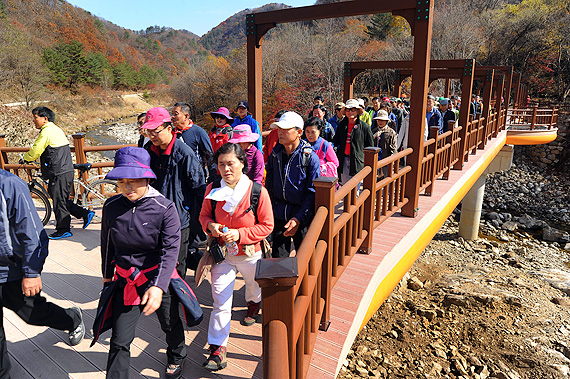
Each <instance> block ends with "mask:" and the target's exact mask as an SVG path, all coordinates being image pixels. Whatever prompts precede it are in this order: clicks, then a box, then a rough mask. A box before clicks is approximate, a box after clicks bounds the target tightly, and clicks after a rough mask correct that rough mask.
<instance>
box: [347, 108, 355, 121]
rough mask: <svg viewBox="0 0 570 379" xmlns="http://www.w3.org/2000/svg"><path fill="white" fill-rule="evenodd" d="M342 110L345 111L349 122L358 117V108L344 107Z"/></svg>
mask: <svg viewBox="0 0 570 379" xmlns="http://www.w3.org/2000/svg"><path fill="white" fill-rule="evenodd" d="M344 112H345V113H346V117H348V120H349V121H350V122H354V120H356V118H357V117H358V108H345V110H344Z"/></svg>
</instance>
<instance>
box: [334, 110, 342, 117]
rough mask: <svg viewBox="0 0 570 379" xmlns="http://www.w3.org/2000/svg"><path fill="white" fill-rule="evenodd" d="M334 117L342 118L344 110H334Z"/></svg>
mask: <svg viewBox="0 0 570 379" xmlns="http://www.w3.org/2000/svg"><path fill="white" fill-rule="evenodd" d="M335 112H336V117H338V118H343V117H344V108H340V109H335Z"/></svg>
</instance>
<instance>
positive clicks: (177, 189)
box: [145, 138, 206, 229]
mask: <svg viewBox="0 0 570 379" xmlns="http://www.w3.org/2000/svg"><path fill="white" fill-rule="evenodd" d="M172 141H174V142H171V145H170V146H168V148H167V149H166V150H165V151H164V152H160V151H159V149H158V147H156V146H154V145H153V144H152V143H147V144H146V145H145V149H146V150H147V151H148V153H149V154H150V168H151V169H152V171H154V173H155V174H156V180H154V181H151V183H150V185H151V186H153V187H154V188H156V189H157V190H158V191H159V192H160V193H161V194H163V195H164V197H166V198H167V199H169V200H171V201H172V202H174V205H175V206H176V209H177V210H178V215H179V216H180V227H181V228H182V229H184V228H187V227H188V226H189V225H190V218H191V215H193V216H194V217H198V214H199V213H200V209H198V204H201V200H202V199H203V198H204V192H205V190H206V180H205V179H204V170H203V169H202V167H201V164H200V162H199V161H198V158H197V156H196V154H195V153H194V151H192V149H191V148H190V147H189V146H188V145H186V144H185V143H184V142H183V141H182V140H180V139H177V138H173V139H172Z"/></svg>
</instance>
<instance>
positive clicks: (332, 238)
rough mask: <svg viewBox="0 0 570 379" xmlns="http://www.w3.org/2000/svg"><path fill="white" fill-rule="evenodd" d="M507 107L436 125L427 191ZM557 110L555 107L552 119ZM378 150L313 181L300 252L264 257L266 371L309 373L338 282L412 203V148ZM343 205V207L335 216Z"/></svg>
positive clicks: (295, 377) (296, 377)
mask: <svg viewBox="0 0 570 379" xmlns="http://www.w3.org/2000/svg"><path fill="white" fill-rule="evenodd" d="M537 113H538V112H537ZM509 114H510V111H508V112H507V110H506V109H500V110H499V111H497V112H489V115H488V117H482V118H479V119H477V120H473V119H472V118H470V120H469V121H468V122H467V125H457V126H455V127H453V128H452V129H451V130H449V131H448V132H446V133H443V134H441V135H440V134H438V130H437V128H433V130H431V131H430V136H429V137H430V138H429V139H428V141H425V143H424V146H423V149H424V151H423V159H422V167H421V188H423V189H424V190H425V194H426V195H429V194H431V193H432V192H433V188H434V185H435V183H436V179H438V178H440V177H441V178H443V179H446V178H448V176H449V172H450V170H451V169H452V168H453V169H461V165H459V164H458V163H462V162H463V161H467V160H468V158H469V155H470V153H472V154H475V153H476V151H477V149H481V148H484V146H485V145H486V144H487V142H488V141H489V140H491V139H492V138H494V137H496V136H497V135H498V133H499V132H501V131H502V130H504V129H505V128H506V122H507V118H508V115H509ZM556 114H557V113H556V112H555V111H552V112H551V113H549V116H550V120H551V121H555V120H556ZM463 138H465V141H466V143H463ZM463 146H464V149H462V147H463ZM378 150H379V149H377V148H367V149H365V152H364V154H365V156H364V158H365V162H364V163H365V168H364V169H363V170H362V171H360V172H359V173H357V174H356V175H355V176H354V177H353V178H352V179H351V180H350V181H349V182H348V183H345V184H344V185H343V186H342V187H341V188H340V189H339V190H338V191H337V192H335V186H336V183H337V180H336V179H335V178H327V177H323V178H318V179H317V180H315V182H314V184H315V190H316V195H315V198H316V201H315V203H316V204H315V208H316V215H315V218H314V220H313V222H312V223H311V226H310V228H309V231H308V233H307V236H306V237H305V239H304V240H303V242H302V244H301V246H300V247H299V248H298V251H297V256H296V257H293V258H280V259H267V260H262V261H260V263H259V266H258V270H257V275H256V280H257V281H258V282H259V283H260V285H261V287H262V298H263V345H264V350H263V351H264V352H265V354H264V356H263V372H264V377H267V378H275V379H285V378H291V379H302V378H305V377H306V374H307V371H308V367H309V363H310V360H311V356H312V351H313V347H314V343H315V340H316V335H317V333H318V330H319V329H320V330H326V329H327V328H328V326H329V320H330V296H331V295H330V294H331V291H332V289H333V288H334V286H335V284H336V283H337V281H338V280H339V278H340V277H341V275H342V273H343V272H344V270H345V268H346V267H347V266H348V264H349V263H350V261H351V259H352V257H353V256H354V254H356V253H357V252H359V251H360V252H363V253H369V252H370V251H371V247H372V237H373V233H374V229H376V228H378V227H381V224H382V223H383V222H384V221H385V220H387V219H388V218H389V217H390V216H392V215H393V214H394V213H396V212H398V211H399V210H401V209H402V207H403V206H404V205H406V204H408V203H409V201H410V199H408V198H407V197H405V195H404V193H405V188H406V183H407V174H408V173H409V172H410V171H411V170H412V168H411V167H410V166H409V165H405V164H404V165H402V162H404V161H405V160H406V157H408V156H409V155H410V154H411V153H412V149H411V148H408V149H406V150H404V151H401V152H399V153H397V154H395V155H393V156H391V157H388V158H385V159H382V160H380V161H378ZM359 186H361V192H360V194H358V187H359ZM340 205H342V209H343V210H342V213H341V214H339V215H336V214H335V210H336V209H338V208H339V207H340ZM283 327H285V329H286V331H285V330H283ZM276 330H277V331H276ZM285 347H287V348H288V350H287V351H288V353H287V354H283V351H285V350H284V349H285ZM269 351H273V352H275V355H269V354H267V352H269ZM276 356H278V357H279V358H278V359H276V358H275V357H276ZM285 360H286V361H285Z"/></svg>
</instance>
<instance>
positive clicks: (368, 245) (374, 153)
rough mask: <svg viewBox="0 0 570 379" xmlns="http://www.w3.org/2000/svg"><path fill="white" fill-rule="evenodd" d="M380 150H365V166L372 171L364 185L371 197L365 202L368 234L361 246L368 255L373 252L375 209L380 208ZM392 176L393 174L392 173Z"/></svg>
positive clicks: (374, 148) (365, 224) (364, 228)
mask: <svg viewBox="0 0 570 379" xmlns="http://www.w3.org/2000/svg"><path fill="white" fill-rule="evenodd" d="M379 151H380V148H378V147H367V148H365V149H364V165H365V166H370V167H371V168H372V171H371V172H370V174H368V176H366V178H364V181H363V185H364V189H367V190H369V191H370V196H368V199H366V201H365V202H364V221H363V225H362V228H363V230H366V231H367V232H368V234H367V236H366V238H365V239H364V241H362V245H361V246H360V251H362V252H363V253H366V254H370V253H371V252H372V234H373V232H374V209H375V207H376V206H379V205H378V204H375V203H376V183H377V182H378V179H377V178H378V152H379ZM390 175H392V173H390Z"/></svg>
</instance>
